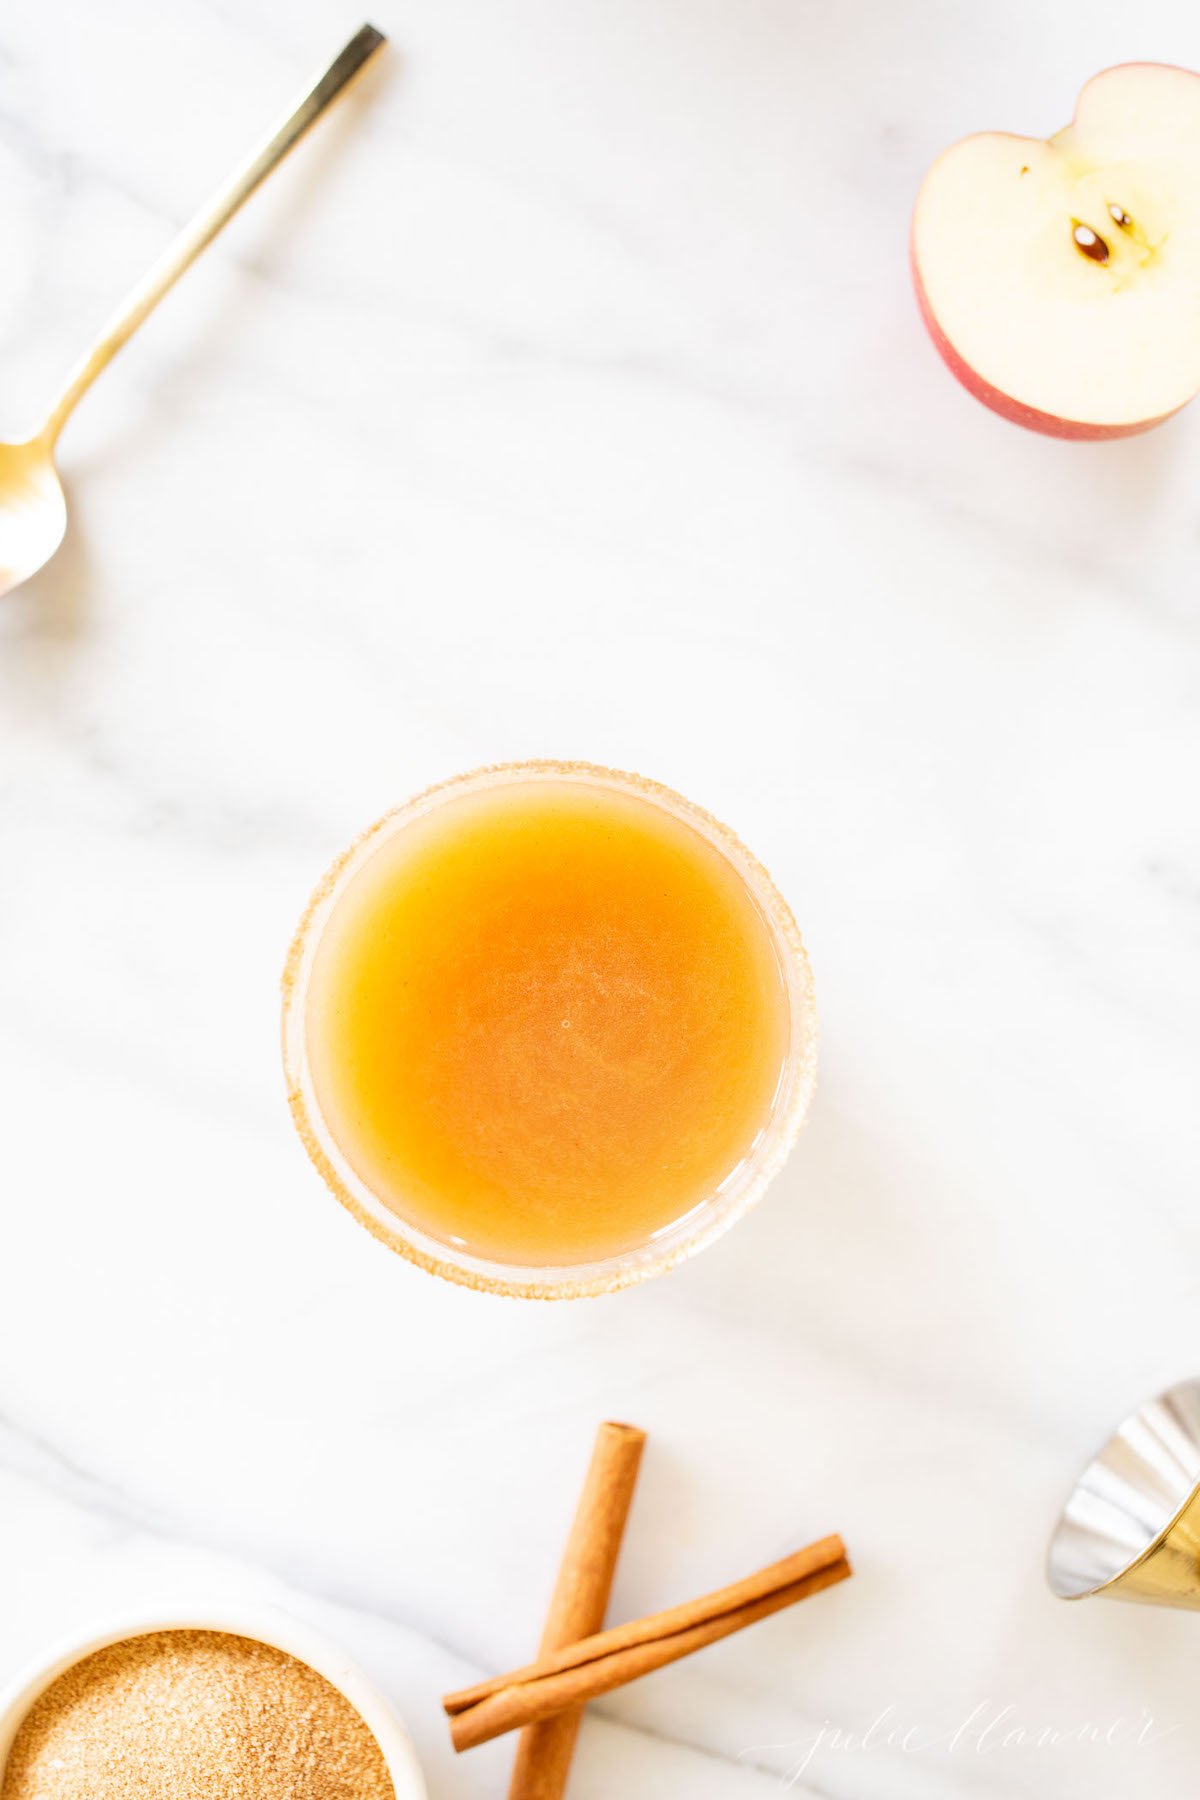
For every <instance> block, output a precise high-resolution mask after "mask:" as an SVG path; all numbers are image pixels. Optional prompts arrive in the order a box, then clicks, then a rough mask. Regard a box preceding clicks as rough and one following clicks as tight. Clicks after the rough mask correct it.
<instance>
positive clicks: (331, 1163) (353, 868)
mask: <svg viewBox="0 0 1200 1800" xmlns="http://www.w3.org/2000/svg"><path fill="white" fill-rule="evenodd" d="M541 781H546V782H555V783H563V782H569V783H580V784H582V785H584V786H587V787H590V788H599V789H602V790H607V791H609V792H612V793H616V794H621V795H627V796H631V797H635V798H637V799H640V800H642V801H645V802H649V803H650V804H651V805H654V806H657V807H660V808H661V809H662V810H663V811H665V812H666V813H667V814H668V815H669V816H670V817H672V818H673V819H675V820H676V821H678V822H681V823H683V824H686V825H688V826H690V827H691V828H692V829H693V830H694V831H695V832H697V833H698V834H699V835H700V836H701V837H702V838H704V839H705V840H706V841H707V842H708V843H709V844H710V845H711V846H712V847H713V848H714V849H716V850H717V851H719V852H720V854H721V855H722V856H723V857H724V858H725V860H726V861H727V862H728V863H729V864H730V865H731V867H732V868H733V869H734V871H735V872H736V874H737V875H738V876H739V877H740V879H741V881H742V882H743V884H744V886H745V888H746V890H747V892H748V894H749V895H750V897H751V899H752V900H753V901H754V904H755V906H756V908H757V910H758V912H759V914H760V915H761V917H762V920H763V923H764V924H765V926H766V928H767V931H768V933H769V935H770V939H771V943H772V946H773V948H774V951H775V955H776V958H777V960H778V964H779V971H780V976H781V979H782V983H783V987H784V992H785V996H786V1002H787V1014H788V1018H787V1047H786V1051H785V1055H784V1058H783V1062H782V1066H781V1070H780V1076H779V1082H778V1085H777V1087H776V1091H775V1094H774V1097H773V1099H772V1102H771V1106H770V1109H769V1112H768V1114H767V1117H766V1120H765V1122H764V1124H763V1127H762V1129H761V1131H760V1133H759V1135H758V1137H757V1138H756V1140H755V1142H754V1144H753V1146H752V1148H751V1150H750V1152H749V1153H748V1154H747V1155H746V1156H745V1157H744V1158H743V1160H742V1161H741V1162H740V1163H739V1164H738V1166H737V1167H736V1168H735V1169H733V1170H732V1171H731V1172H730V1173H729V1174H728V1175H727V1176H726V1177H725V1179H724V1180H723V1181H722V1182H721V1183H720V1184H719V1186H718V1187H717V1188H715V1189H714V1191H713V1192H712V1193H710V1194H709V1195H707V1196H706V1197H705V1198H704V1199H703V1200H701V1201H699V1202H698V1203H697V1204H696V1205H695V1206H693V1207H692V1208H691V1209H690V1210H689V1211H688V1212H687V1213H685V1214H684V1215H683V1216H682V1217H680V1218H678V1219H675V1220H673V1221H672V1222H671V1223H670V1224H668V1225H666V1226H664V1227H663V1228H662V1229H661V1230H659V1231H657V1232H655V1233H654V1234H653V1235H652V1236H651V1237H650V1238H648V1239H647V1240H646V1241H645V1242H644V1243H642V1244H640V1245H638V1246H636V1247H635V1248H633V1249H629V1250H623V1251H621V1252H620V1253H619V1254H616V1255H611V1256H606V1257H602V1258H599V1259H595V1260H592V1261H587V1262H575V1263H572V1262H566V1263H561V1264H554V1265H550V1264H540V1263H539V1264H523V1263H517V1262H511V1263H510V1262H502V1261H498V1260H495V1259H491V1258H487V1257H481V1256H477V1255H474V1254H472V1253H471V1251H470V1250H468V1249H466V1248H464V1247H463V1246H461V1245H459V1244H455V1243H450V1242H447V1241H445V1240H444V1239H441V1238H438V1237H435V1236H433V1235H432V1234H431V1233H430V1232H428V1231H426V1230H425V1229H423V1228H422V1227H420V1226H418V1225H416V1224H415V1223H414V1222H412V1221H411V1220H408V1219H405V1218H403V1217H402V1216H401V1214H400V1213H399V1212H397V1211H396V1210H395V1208H394V1206H392V1205H390V1204H388V1203H387V1202H386V1201H385V1200H383V1199H382V1198H381V1197H380V1196H379V1195H377V1194H375V1193H374V1192H373V1191H372V1190H371V1188H370V1187H369V1186H368V1185H367V1183H366V1182H364V1181H363V1179H362V1178H361V1177H360V1176H359V1174H358V1173H357V1171H356V1170H355V1169H354V1168H353V1167H352V1166H351V1163H350V1161H349V1158H348V1157H347V1156H346V1154H345V1152H344V1151H343V1149H342V1148H341V1146H340V1145H339V1143H338V1142H337V1140H336V1138H335V1136H334V1134H333V1132H332V1131H331V1129H330V1127H329V1125H328V1123H327V1122H326V1120H325V1118H324V1116H323V1113H322V1110H321V1106H320V1104H319V1102H318V1098H317V1094H316V1089H315V1084H314V1081H313V1077H312V1070H311V1067H310V1063H309V1056H308V1044H307V1014H308V992H309V982H310V978H311V975H312V970H313V965H314V962H315V959H316V954H317V949H318V946H319V944H320V941H321V935H322V932H323V931H324V929H325V926H326V924H327V922H328V920H329V918H330V917H331V915H332V913H333V911H334V908H335V907H336V906H337V904H338V901H339V900H340V899H341V897H342V895H343V894H344V893H345V891H346V889H347V887H348V886H349V884H350V882H351V881H352V880H353V879H354V877H355V876H356V875H357V874H358V873H359V871H360V870H361V869H362V868H363V867H364V865H365V864H366V863H367V862H368V861H369V860H370V858H371V857H372V856H373V855H374V854H375V853H376V851H378V850H379V849H380V848H381V847H382V846H383V844H384V843H385V842H387V841H389V840H390V839H391V838H392V837H394V836H395V834H396V833H398V832H402V831H404V830H405V828H406V827H407V826H409V825H411V824H413V823H414V822H415V821H416V820H417V819H420V818H424V817H425V816H426V815H427V814H428V813H430V812H431V811H433V810H434V809H435V808H438V807H440V806H443V805H445V804H446V803H447V802H448V801H451V800H455V799H458V798H459V797H460V796H463V795H467V794H473V793H478V792H481V791H486V790H488V789H491V788H497V787H501V786H504V785H514V784H519V785H524V784H528V783H536V782H541ZM816 1051H817V1025H816V1010H815V1005H814V1000H813V984H812V973H811V970H810V968H809V963H808V957H807V955H806V953H805V949H804V945H803V942H802V940H801V937H800V932H799V929H798V927H797V925H796V921H795V919H794V918H793V916H792V913H791V911H790V909H789V908H788V906H787V903H786V901H785V900H784V899H783V897H782V895H781V894H780V893H779V890H778V889H777V888H776V887H775V884H774V883H773V882H772V880H771V878H770V876H769V875H768V874H767V872H766V870H765V869H764V868H763V867H762V865H761V864H760V863H759V862H758V861H757V860H756V859H755V858H754V857H753V856H752V855H751V854H750V852H749V851H748V850H747V849H746V847H745V846H744V845H743V844H742V842H741V841H740V839H738V838H737V837H736V836H735V835H734V833H733V832H732V831H730V830H729V829H728V827H727V826H724V825H722V824H720V823H719V821H718V820H716V819H714V818H713V817H712V816H711V815H710V814H709V813H706V812H705V811H703V809H702V808H700V807H698V806H695V805H693V804H692V802H691V801H689V800H685V799H684V798H683V797H682V796H681V795H680V794H677V793H675V792H673V791H672V790H671V789H670V788H666V787H663V786H661V785H660V784H659V783H657V782H653V781H648V780H646V779H645V778H644V777H642V776H640V775H630V774H626V773H623V772H621V771H618V770H614V769H605V768H599V767H596V766H594V765H593V764H590V763H574V762H572V763H567V762H522V763H505V764H500V765H497V766H495V767H491V768H485V769H477V770H475V771H473V772H472V773H470V774H467V775H459V776H455V777H453V778H452V779H451V780H449V781H446V782H442V783H439V784H438V785H437V786H436V787H432V788H427V789H426V790H425V791H424V792H423V793H421V794H418V795H416V796H415V797H414V798H413V799H411V800H409V801H407V802H405V804H404V805H402V806H399V807H397V808H395V810H394V811H392V812H389V813H387V814H385V815H384V817H383V818H381V819H379V820H377V821H376V822H375V824H373V825H371V826H369V827H368V828H367V830H366V831H364V832H363V833H362V834H361V835H360V836H359V837H358V838H356V839H355V840H354V842H353V843H352V844H351V845H350V846H349V847H348V848H347V849H346V850H345V851H343V853H342V854H341V856H339V857H338V859H337V860H336V862H335V863H334V864H333V866H332V867H331V868H330V869H329V870H328V871H327V872H326V874H325V875H324V877H323V878H322V880H321V882H320V883H319V885H318V886H317V889H316V891H315V893H314V894H313V896H312V899H311V900H310V902H309V904H308V907H307V909H306V911H305V914H304V917H303V919H302V920H301V922H300V926H299V929H298V931H297V933H296V936H295V938H294V940H293V942H292V946H291V950H290V952H289V954H288V959H287V964H286V966H285V969H284V975H283V1061H284V1071H285V1075H286V1078H287V1088H288V1103H289V1105H290V1107H291V1111H292V1117H293V1120H294V1121H295V1125H296V1129H297V1131H298V1132H299V1134H300V1137H301V1140H302V1142H303V1144H304V1147H305V1149H306V1151H307V1152H308V1155H309V1157H310V1158H311V1160H312V1162H313V1164H314V1165H315V1167H316V1168H317V1170H318V1171H319V1173H320V1174H321V1176H322V1178H323V1179H324V1181H325V1183H326V1185H327V1186H328V1187H329V1188H330V1190H331V1191H332V1192H333V1194H334V1195H335V1196H336V1197H337V1199H338V1200H340V1201H341V1203H342V1205H343V1206H345V1207H346V1208H347V1209H348V1211H349V1212H351V1213H352V1214H353V1216H354V1217H355V1218H356V1219H357V1220H358V1221H359V1223H360V1224H362V1225H365V1226H366V1228H367V1230H368V1231H370V1232H371V1233H372V1234H373V1235H374V1236H375V1237H377V1238H379V1239H380V1240H381V1241H382V1242H383V1243H385V1244H387V1245H388V1247H389V1248H390V1249H392V1250H395V1251H396V1252H397V1253H398V1254H399V1255H401V1256H404V1257H406V1258H407V1259H408V1261H410V1262H413V1263H416V1264H417V1265H418V1267H420V1268H422V1269H425V1270H427V1271H428V1272H430V1273H431V1274H435V1275H441V1276H442V1277H444V1278H445V1279H447V1280H450V1281H456V1282H458V1283H460V1284H461V1285H463V1286H466V1287H473V1288H479V1289H482V1290H485V1291H488V1292H492V1293H500V1294H508V1295H513V1296H517V1297H520V1298H524V1299H575V1298H582V1297H583V1296H586V1295H591V1294H603V1293H612V1292H615V1291H616V1290H617V1289H618V1288H623V1287H628V1286H630V1285H632V1284H633V1283H634V1282H638V1281H644V1280H647V1279H648V1278H649V1277H650V1276H652V1275H661V1274H665V1273H666V1271H667V1270H668V1269H671V1268H673V1267H674V1266H675V1264H676V1263H679V1262H681V1261H683V1259H684V1258H685V1257H688V1256H693V1255H695V1253H696V1252H697V1251H698V1250H702V1249H704V1248H705V1246H706V1245H708V1244H710V1243H712V1241H713V1240H714V1239H715V1238H717V1237H719V1236H720V1234H721V1233H722V1232H723V1231H726V1230H727V1229H728V1228H729V1226H730V1225H732V1224H733V1223H734V1222H735V1221H736V1220H737V1219H739V1218H740V1217H741V1216H742V1214H743V1213H744V1212H746V1211H747V1209H748V1208H749V1207H750V1206H751V1205H752V1204H753V1203H754V1201H756V1200H757V1199H758V1198H759V1196H760V1195H761V1194H762V1192H763V1190H764V1189H765V1188H766V1186H767V1184H768V1183H769V1182H770V1180H771V1179H772V1177H773V1176H774V1175H775V1174H776V1173H777V1171H778V1170H779V1168H780V1167H781V1166H782V1164H783V1162H784V1161H785V1160H786V1158H787V1155H788V1153H789V1151H790V1150H791V1148H792V1145H793V1143H794V1142H795V1139H796V1137H797V1134H798V1133H799V1131H800V1128H801V1126H802V1125H803V1123H804V1119H805V1115H806V1113H807V1110H808V1105H809V1101H810V1100H811V1097H812V1090H813V1085H814V1082H815V1077H816Z"/></svg>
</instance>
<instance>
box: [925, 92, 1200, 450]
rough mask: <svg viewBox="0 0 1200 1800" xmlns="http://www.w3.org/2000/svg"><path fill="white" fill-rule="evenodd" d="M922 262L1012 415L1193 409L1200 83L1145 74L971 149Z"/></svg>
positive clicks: (1082, 431) (1061, 423)
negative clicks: (1057, 127)
mask: <svg viewBox="0 0 1200 1800" xmlns="http://www.w3.org/2000/svg"><path fill="white" fill-rule="evenodd" d="M912 258H913V270H914V275H915V279H916V287H917V294H918V298H919V300H920V304H921V311H922V314H923V316H924V318H925V322H926V324H927V325H928V327H929V330H930V333H931V335H932V337H933V340H934V343H935V344H936V345H937V347H938V349H939V350H940V351H941V354H942V356H943V357H944V358H945V360H946V362H947V364H948V365H949V367H950V368H951V370H952V371H953V372H954V374H955V375H957V376H958V378H959V380H960V381H962V383H963V384H964V386H966V387H968V388H969V389H970V390H971V391H972V392H973V393H974V394H976V395H977V396H978V398H979V399H981V400H983V401H984V403H985V404H986V405H988V406H991V407H992V408H993V409H994V410H995V411H997V412H1000V413H1003V414H1004V415H1005V416H1006V417H1008V418H1011V419H1015V420H1016V421H1017V422H1018V423H1020V424H1023V425H1028V426H1030V427H1031V428H1032V429H1034V430H1037V431H1045V432H1050V433H1052V434H1054V435H1056V436H1060V437H1119V436H1126V435H1128V434H1130V433H1131V432H1136V431H1144V430H1146V429H1147V428H1148V427H1149V426H1151V425H1155V424H1158V423H1159V422H1160V421H1161V420H1162V419H1165V418H1167V417H1169V416H1170V414H1171V413H1173V412H1177V411H1178V409H1179V408H1180V407H1181V406H1184V405H1186V403H1187V402H1188V401H1189V400H1190V399H1192V398H1193V396H1194V395H1195V394H1196V393H1197V392H1198V391H1200V75H1194V74H1191V73H1190V72H1189V71H1187V70H1185V69H1174V68H1169V67H1166V66H1164V65H1162V64H1155V63H1130V64H1127V65H1125V66H1124V67H1122V68H1118V69H1110V70H1108V71H1107V72H1106V73H1105V74H1103V75H1097V76H1096V77H1095V79H1094V80H1092V81H1090V82H1089V83H1088V85H1087V86H1086V87H1085V88H1084V90H1083V93H1082V94H1081V95H1080V98H1079V104H1078V107H1077V110H1076V114H1075V120H1074V123H1073V124H1071V125H1069V126H1068V127H1067V128H1066V130H1065V131H1060V132H1059V133H1058V135H1057V136H1056V137H1053V138H1050V139H1049V140H1046V141H1043V140H1041V139H1038V138H1026V137H1014V136H1010V135H1008V134H1006V133H1002V132H989V133H984V134H982V135H980V136H978V137H971V138H965V139H963V141H962V142H961V143H959V144H956V145H954V147H953V148H952V149H950V150H948V151H946V153H945V154H944V155H943V156H942V157H940V158H939V159H938V161H937V162H936V163H935V164H934V166H933V168H932V169H931V170H930V171H929V174H928V175H927V176H926V178H925V181H924V184H923V185H922V188H921V192H920V194H919V196H918V199H917V206H916V211H915V214H914V217H913V232H912Z"/></svg>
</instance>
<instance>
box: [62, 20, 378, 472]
mask: <svg viewBox="0 0 1200 1800" xmlns="http://www.w3.org/2000/svg"><path fill="white" fill-rule="evenodd" d="M386 42H387V40H386V38H385V37H384V35H383V33H382V32H380V31H376V29H375V27H374V26H373V25H364V26H362V28H361V29H360V30H359V31H356V32H355V34H354V36H353V37H352V38H351V39H350V41H349V43H348V44H346V45H345V47H344V48H343V49H342V50H340V51H339V52H338V54H337V56H335V57H334V59H333V61H332V62H331V63H330V65H329V67H328V68H327V69H326V70H325V73H324V74H323V75H321V76H320V77H319V78H318V79H317V81H316V82H315V83H314V84H313V86H312V87H311V88H309V89H308V91H307V92H306V93H305V94H304V95H303V96H302V98H301V99H300V100H299V101H298V102H297V104H296V105H295V106H294V107H293V108H292V110H291V112H290V113H289V114H288V116H287V117H286V118H285V119H284V120H283V122H282V124H281V125H280V126H279V127H278V129H277V130H275V131H273V132H272V133H271V135H270V137H268V138H267V139H266V140H265V141H264V142H263V143H261V144H260V145H259V146H258V147H257V148H256V149H255V150H253V151H252V152H251V153H250V155H249V156H248V157H247V159H246V161H245V162H244V163H243V164H242V166H241V167H240V168H239V169H238V170H237V171H236V173H235V174H234V175H233V176H232V177H231V178H230V180H229V181H228V182H227V183H226V184H225V186H224V187H223V188H222V189H221V190H220V191H219V192H218V193H217V194H215V195H214V196H213V198H212V199H211V200H210V201H209V202H208V204H207V206H204V207H202V208H201V209H200V211H199V212H198V213H197V214H196V216H195V218H194V219H193V220H192V221H191V223H190V224H188V225H185V226H184V228H183V230H182V231H181V232H180V234H179V236H178V237H177V238H176V239H175V241H174V243H173V244H171V245H170V246H169V247H168V249H167V250H165V251H164V252H163V254H162V256H160V257H159V259H158V261H157V262H156V263H155V264H154V267H153V268H152V269H151V270H150V271H149V273H148V274H147V275H146V276H144V277H143V279H142V281H141V282H139V284H138V286H137V287H136V288H134V290H133V292H132V293H131V294H130V295H129V296H128V298H127V299H126V300H125V303H124V305H123V306H121V307H119V308H118V310H117V312H116V313H115V314H114V315H113V317H112V318H111V319H110V320H109V322H108V324H107V325H106V327H105V328H104V330H103V331H102V332H101V334H100V336H99V338H98V339H97V340H96V342H95V344H93V346H92V348H91V349H90V350H89V351H88V352H87V354H86V355H85V356H83V357H81V358H80V360H79V362H78V363H77V364H76V365H75V367H74V369H73V370H72V371H71V373H70V375H69V376H68V378H67V382H66V385H65V386H64V388H63V390H62V392H61V393H60V394H59V396H58V398H57V400H56V401H55V402H54V405H53V406H52V407H51V409H50V413H49V416H48V418H47V420H46V423H45V424H44V425H43V427H42V429H41V431H40V432H39V434H38V435H39V437H41V438H42V439H43V440H44V441H45V442H46V443H47V445H49V446H53V444H54V441H55V439H56V438H57V437H58V434H59V432H60V431H61V430H62V428H63V426H64V425H65V424H66V422H67V419H68V418H69V417H70V415H71V413H72V411H73V410H74V408H75V405H76V402H77V401H78V400H79V399H80V398H81V396H82V395H83V394H85V393H86V392H87V390H88V388H89V387H91V385H92V383H93V381H95V379H96V377H97V375H99V373H100V371H101V369H104V368H106V367H107V366H108V364H109V363H110V362H111V361H112V359H113V357H114V356H115V355H116V354H117V351H118V350H119V349H120V348H121V346H122V345H123V344H125V343H127V342H128V340H129V339H130V338H131V337H132V336H133V334H134V332H135V331H136V330H137V328H138V326H139V325H140V324H141V323H142V320H143V319H145V318H146V317H148V315H149V314H150V313H151V312H153V310H154V308H155V307H156V306H157V305H158V303H159V301H160V300H161V299H162V297H163V295H164V294H165V293H166V292H167V291H168V289H170V288H172V287H174V285H175V283H176V282H177V281H178V280H179V277H180V276H181V275H182V274H183V272H184V270H185V269H188V268H190V267H191V265H192V264H193V263H194V262H195V260H196V258H197V257H198V256H199V254H200V252H201V251H202V250H204V249H205V248H206V247H207V246H208V245H209V244H211V243H212V241H213V239H214V238H215V237H216V235H217V233H218V232H219V231H221V230H222V229H223V228H224V227H225V226H226V225H228V223H229V221H230V219H232V218H233V216H234V214H235V213H236V212H238V211H239V210H240V209H241V207H243V206H244V205H245V203H246V201H247V200H248V199H249V198H250V196H251V194H252V193H253V192H254V190H255V189H256V188H257V187H259V186H260V185H261V183H262V182H264V181H265V180H266V178H267V176H268V175H269V174H270V173H271V171H272V169H274V168H276V167H278V165H279V164H280V163H281V162H282V161H283V159H284V157H285V156H286V155H287V153H288V151H289V150H290V149H291V148H292V147H293V145H294V144H297V143H299V141H300V139H301V138H302V137H303V136H304V134H305V132H306V131H307V130H308V128H309V126H310V125H314V124H315V123H316V121H317V120H318V119H319V118H320V117H321V114H322V113H323V112H324V111H325V110H326V108H327V107H329V106H330V105H332V103H333V101H334V100H336V99H337V97H338V95H339V94H340V93H341V92H342V90H343V88H345V87H346V85H347V83H348V82H349V81H350V80H351V79H352V78H353V77H354V76H355V75H356V74H357V73H358V71H359V70H360V69H361V68H362V66H363V64H364V63H365V62H367V61H368V59H369V58H370V57H372V56H373V55H374V54H375V52H376V51H377V50H378V49H379V48H380V46H381V45H382V44H384V43H386Z"/></svg>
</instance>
